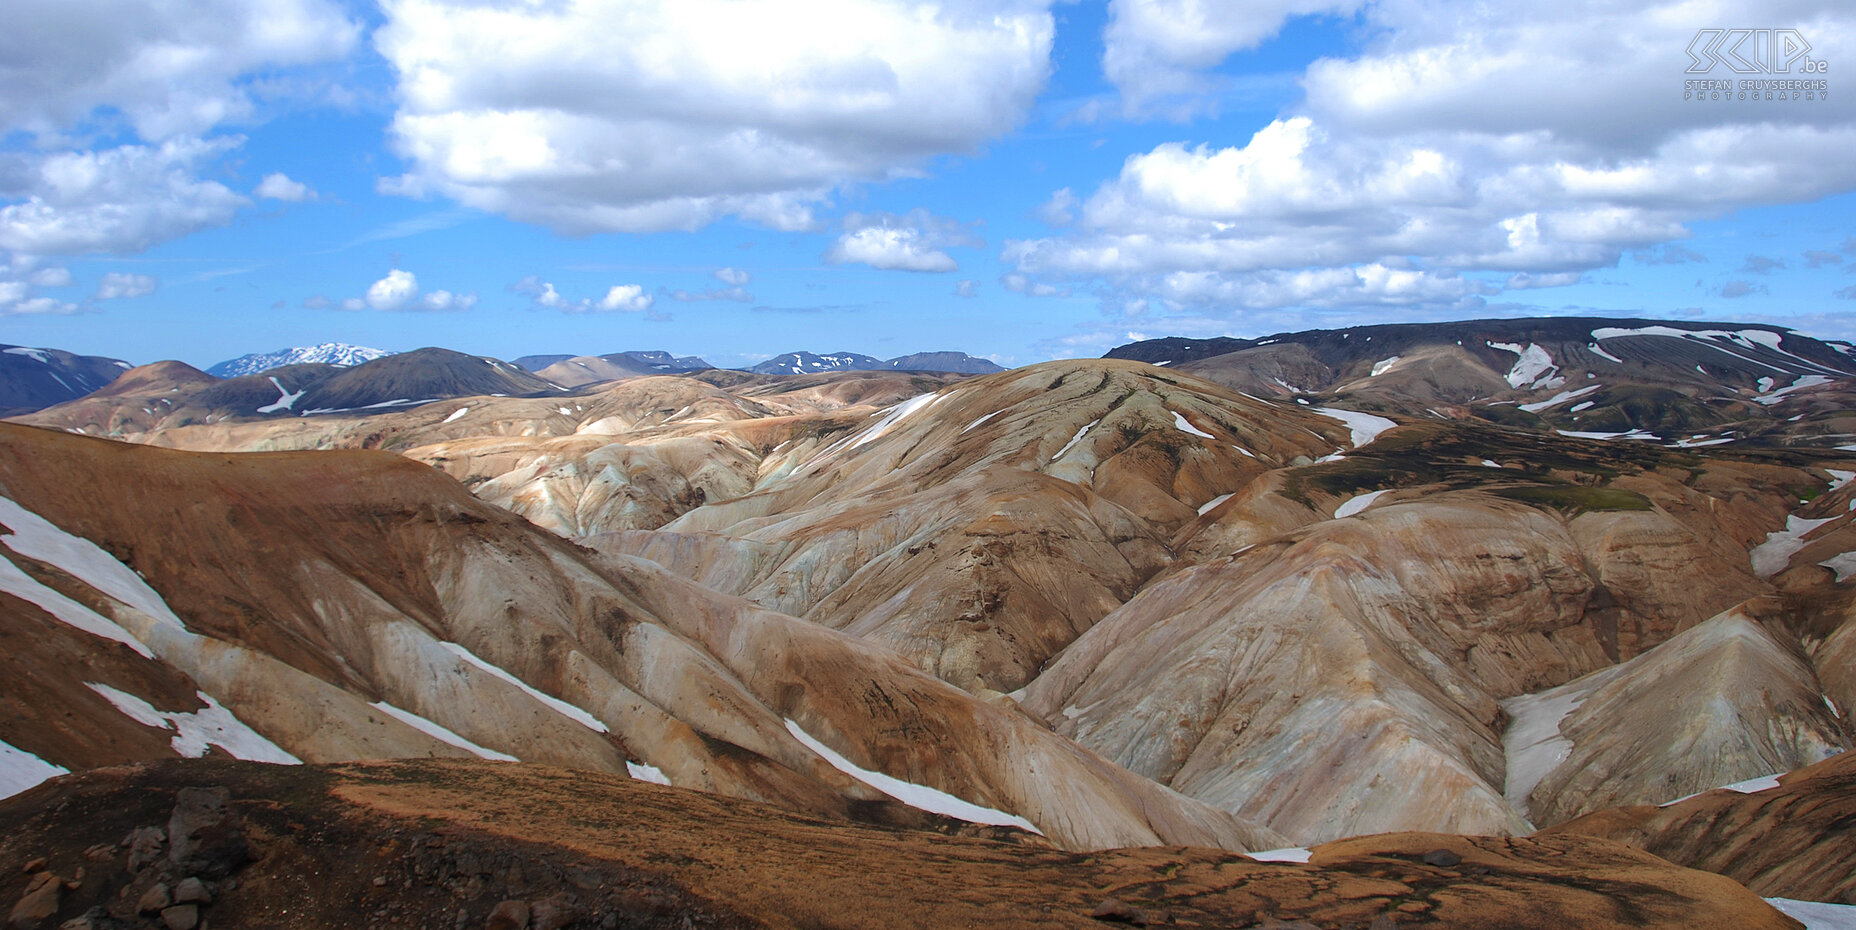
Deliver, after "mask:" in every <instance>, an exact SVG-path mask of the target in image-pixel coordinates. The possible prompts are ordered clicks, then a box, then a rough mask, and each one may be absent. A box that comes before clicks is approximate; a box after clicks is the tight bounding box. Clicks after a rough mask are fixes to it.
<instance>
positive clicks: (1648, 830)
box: [1543, 752, 1856, 904]
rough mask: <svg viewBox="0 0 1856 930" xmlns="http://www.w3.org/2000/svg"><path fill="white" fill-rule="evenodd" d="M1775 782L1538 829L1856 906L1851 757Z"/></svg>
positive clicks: (1784, 892)
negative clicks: (1632, 848)
mask: <svg viewBox="0 0 1856 930" xmlns="http://www.w3.org/2000/svg"><path fill="white" fill-rule="evenodd" d="M1778 782H1779V783H1778V785H1777V786H1775V787H1771V788H1767V789H1765V790H1763V791H1754V792H1750V793H1746V794H1741V793H1739V792H1736V791H1729V790H1717V791H1708V792H1704V793H1702V794H1698V795H1695V796H1694V797H1691V798H1685V799H1683V800H1681V801H1677V802H1676V803H1674V804H1668V805H1665V806H1663V807H1620V808H1613V809H1611V810H1604V811H1598V812H1596V813H1593V814H1588V815H1586V816H1584V817H1581V818H1579V819H1577V820H1574V821H1571V822H1568V823H1564V824H1561V825H1559V826H1557V827H1554V828H1552V829H1550V830H1546V831H1543V833H1547V834H1557V835H1569V834H1582V835H1586V836H1598V837H1604V838H1606V839H1612V840H1617V841H1618V842H1621V843H1629V844H1630V845H1632V846H1636V847H1638V848H1639V849H1645V850H1648V851H1650V852H1653V853H1655V854H1656V855H1658V856H1662V857H1663V858H1665V859H1669V860H1670V861H1673V862H1680V863H1682V864H1684V865H1687V866H1690V867H1692V868H1697V869H1707V870H1708V871H1710V872H1719V873H1721V874H1722V875H1727V876H1730V877H1732V878H1734V879H1736V880H1738V881H1741V882H1744V883H1746V886H1747V887H1749V888H1752V889H1753V890H1755V891H1757V892H1759V893H1760V894H1764V895H1772V896H1774V897H1781V898H1796V899H1800V900H1807V901H1829V902H1842V903H1846V904H1856V842H1852V839H1853V838H1856V753H1848V752H1846V753H1843V754H1842V755H1839V756H1833V757H1831V758H1829V759H1825V760H1824V761H1822V762H1819V763H1817V764H1816V765H1812V766H1807V767H1805V768H1802V769H1799V770H1797V771H1795V772H1792V773H1791V774H1789V775H1785V776H1782V777H1780V778H1779V779H1778Z"/></svg>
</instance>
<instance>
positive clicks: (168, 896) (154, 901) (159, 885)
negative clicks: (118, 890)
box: [135, 882, 174, 914]
mask: <svg viewBox="0 0 1856 930" xmlns="http://www.w3.org/2000/svg"><path fill="white" fill-rule="evenodd" d="M173 903H174V896H173V894H172V893H170V892H169V890H168V884H167V882H156V883H154V884H153V885H151V886H149V889H148V890H147V891H144V892H142V896H141V897H140V898H138V899H137V900H136V902H135V912H136V913H137V914H153V913H155V912H156V911H159V910H161V909H162V908H165V907H167V906H168V905H170V904H173Z"/></svg>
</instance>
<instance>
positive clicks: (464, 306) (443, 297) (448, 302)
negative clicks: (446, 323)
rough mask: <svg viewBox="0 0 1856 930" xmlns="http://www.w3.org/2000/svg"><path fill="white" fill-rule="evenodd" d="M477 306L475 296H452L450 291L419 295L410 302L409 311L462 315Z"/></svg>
mask: <svg viewBox="0 0 1856 930" xmlns="http://www.w3.org/2000/svg"><path fill="white" fill-rule="evenodd" d="M475 306H477V295H476V294H453V293H451V292H450V291H428V292H426V293H424V294H420V295H419V296H418V298H417V299H415V300H414V301H413V302H412V305H411V307H410V309H413V310H420V311H424V312H426V313H462V312H464V311H465V310H469V309H470V308H472V307H475Z"/></svg>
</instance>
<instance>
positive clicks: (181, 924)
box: [161, 904, 200, 930]
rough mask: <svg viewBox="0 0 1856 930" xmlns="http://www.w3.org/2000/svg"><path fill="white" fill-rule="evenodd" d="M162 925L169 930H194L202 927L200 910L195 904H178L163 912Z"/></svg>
mask: <svg viewBox="0 0 1856 930" xmlns="http://www.w3.org/2000/svg"><path fill="white" fill-rule="evenodd" d="M161 925H162V926H164V927H166V928H168V930H193V928H195V927H198V926H199V925H200V908H199V906H198V905H193V904H176V905H174V906H173V907H170V908H168V909H167V910H164V911H162V912H161Z"/></svg>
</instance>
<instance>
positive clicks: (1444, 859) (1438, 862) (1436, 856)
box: [1424, 849, 1463, 869]
mask: <svg viewBox="0 0 1856 930" xmlns="http://www.w3.org/2000/svg"><path fill="white" fill-rule="evenodd" d="M1462 861H1463V857H1462V856H1459V855H1457V854H1456V853H1453V852H1451V851H1450V850H1448V849H1433V850H1431V851H1430V852H1427V853H1425V854H1424V864H1425V865H1434V866H1439V867H1441V868H1446V869H1447V868H1449V867H1451V866H1453V865H1456V864H1458V863H1460V862H1462Z"/></svg>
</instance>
